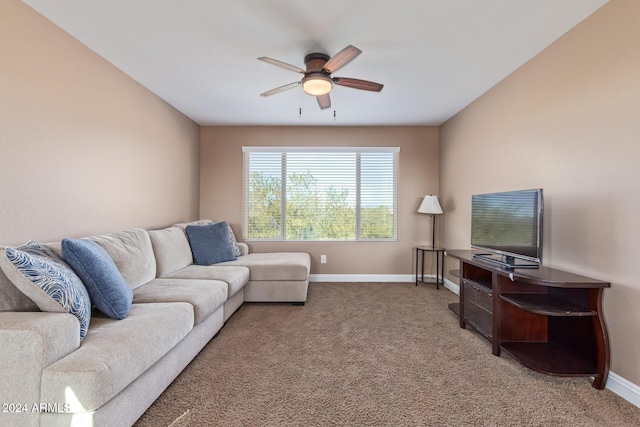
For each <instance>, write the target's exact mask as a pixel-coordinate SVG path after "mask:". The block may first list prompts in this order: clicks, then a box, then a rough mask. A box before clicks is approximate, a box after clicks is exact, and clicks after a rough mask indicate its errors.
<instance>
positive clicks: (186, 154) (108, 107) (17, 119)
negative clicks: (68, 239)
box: [0, 0, 199, 245]
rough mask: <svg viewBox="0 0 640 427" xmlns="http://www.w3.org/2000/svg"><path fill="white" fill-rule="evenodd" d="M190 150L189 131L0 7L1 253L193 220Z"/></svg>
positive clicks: (117, 74) (112, 73) (14, 1)
mask: <svg viewBox="0 0 640 427" xmlns="http://www.w3.org/2000/svg"><path fill="white" fill-rule="evenodd" d="M198 149H199V126H198V125H197V124H195V123H194V122H192V121H191V120H189V119H187V118H186V117H185V116H184V115H182V114H181V113H179V112H178V111H176V110H175V109H173V108H172V107H170V106H169V105H168V104H167V103H165V102H164V101H162V100H160V99H159V98H158V97H156V96H155V95H153V94H152V93H150V92H149V91H148V90H146V89H145V88H144V87H142V86H141V85H139V84H138V83H136V82H135V81H133V80H132V79H131V78H129V77H127V76H126V75H125V74H124V73H122V72H121V71H119V70H118V69H117V68H115V67H114V66H112V65H110V64H109V63H107V62H106V61H105V60H104V59H102V58H101V57H100V56H98V55H97V54H95V53H94V52H92V51H91V50H89V49H88V48H86V47H85V46H84V45H82V44H80V43H79V42H78V41H77V40H76V39H74V38H72V37H71V36H70V35H68V34H67V33H65V32H63V31H62V30H60V29H59V28H58V27H56V26H55V25H53V24H52V23H51V22H49V21H47V20H46V19H45V18H43V17H42V16H41V15H39V14H38V13H36V12H35V11H33V10H32V9H30V8H29V7H28V6H26V5H25V4H24V3H22V2H21V1H19V0H3V1H2V2H0V182H1V183H2V184H0V200H1V201H2V202H1V204H0V245H7V244H8V245H14V244H20V243H23V242H25V241H26V240H28V239H36V240H44V241H49V240H58V239H60V238H62V237H64V236H82V235H87V234H94V233H103V232H112V231H118V230H121V229H124V228H128V227H134V226H135V227H155V226H163V225H167V224H171V223H173V222H176V221H185V220H190V219H193V218H195V217H197V215H198V204H199V201H198V184H199V171H198V165H199V164H198Z"/></svg>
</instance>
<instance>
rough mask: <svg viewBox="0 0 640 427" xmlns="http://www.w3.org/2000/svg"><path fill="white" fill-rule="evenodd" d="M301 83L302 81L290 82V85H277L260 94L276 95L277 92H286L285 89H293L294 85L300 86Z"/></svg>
mask: <svg viewBox="0 0 640 427" xmlns="http://www.w3.org/2000/svg"><path fill="white" fill-rule="evenodd" d="M300 83H302V82H293V83H289V84H288V85H284V86H280V87H277V88H275V89H271V90H268V91H266V92H264V93H261V94H260V96H271V95H275V94H276V93H280V92H284V91H285V90H289V89H293V88H294V87H298V86H300Z"/></svg>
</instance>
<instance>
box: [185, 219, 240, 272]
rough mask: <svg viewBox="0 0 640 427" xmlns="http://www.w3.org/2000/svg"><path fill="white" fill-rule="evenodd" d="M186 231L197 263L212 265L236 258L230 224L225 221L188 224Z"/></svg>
mask: <svg viewBox="0 0 640 427" xmlns="http://www.w3.org/2000/svg"><path fill="white" fill-rule="evenodd" d="M186 232H187V236H188V237H189V244H190V245H191V253H193V259H194V260H195V262H196V264H198V265H211V264H217V263H219V262H225V261H234V260H235V259H236V255H235V252H234V248H233V244H232V242H231V240H230V239H229V225H228V224H227V223H226V222H225V221H222V222H217V223H215V224H207V225H188V226H187V228H186Z"/></svg>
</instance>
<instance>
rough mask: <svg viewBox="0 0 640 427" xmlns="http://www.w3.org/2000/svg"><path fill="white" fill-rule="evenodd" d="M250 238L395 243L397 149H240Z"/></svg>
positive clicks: (247, 227) (248, 236) (247, 230)
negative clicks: (242, 159) (389, 241)
mask: <svg viewBox="0 0 640 427" xmlns="http://www.w3.org/2000/svg"><path fill="white" fill-rule="evenodd" d="M243 151H244V158H245V162H244V177H245V178H244V179H245V181H244V189H245V206H244V207H245V221H244V228H245V230H244V231H245V234H244V235H245V237H246V238H247V239H248V240H397V173H398V153H399V148H398V147H371V148H365V147H356V148H345V147H332V148H324V147H323V148H312V147H243Z"/></svg>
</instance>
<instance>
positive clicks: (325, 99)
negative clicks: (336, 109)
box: [316, 93, 331, 110]
mask: <svg viewBox="0 0 640 427" xmlns="http://www.w3.org/2000/svg"><path fill="white" fill-rule="evenodd" d="M316 99H317V100H318V105H319V106H320V109H322V110H324V109H325V108H329V107H331V97H329V94H328V93H327V94H325V95H318V96H316Z"/></svg>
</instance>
